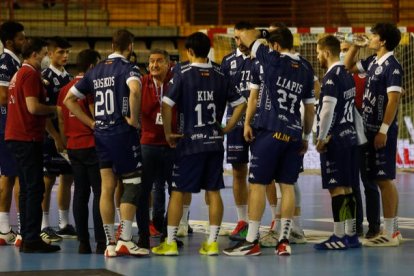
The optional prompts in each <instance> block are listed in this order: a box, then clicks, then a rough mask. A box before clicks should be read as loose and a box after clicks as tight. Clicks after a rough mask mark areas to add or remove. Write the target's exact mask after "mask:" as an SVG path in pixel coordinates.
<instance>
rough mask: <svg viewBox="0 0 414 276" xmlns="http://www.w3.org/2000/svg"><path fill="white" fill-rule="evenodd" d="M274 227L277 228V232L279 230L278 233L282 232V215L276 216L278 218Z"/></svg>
mask: <svg viewBox="0 0 414 276" xmlns="http://www.w3.org/2000/svg"><path fill="white" fill-rule="evenodd" d="M273 228H274V230H275V231H276V232H278V233H280V232H281V229H282V222H281V219H280V217H278V218H276V219H275V224H274V226H273Z"/></svg>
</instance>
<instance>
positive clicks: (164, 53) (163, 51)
mask: <svg viewBox="0 0 414 276" xmlns="http://www.w3.org/2000/svg"><path fill="white" fill-rule="evenodd" d="M154 54H159V55H163V56H164V58H165V60H166V61H170V54H168V52H167V51H166V50H162V49H158V48H156V49H153V50H151V52H150V54H149V55H150V56H151V55H154Z"/></svg>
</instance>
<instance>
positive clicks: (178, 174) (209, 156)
mask: <svg viewBox="0 0 414 276" xmlns="http://www.w3.org/2000/svg"><path fill="white" fill-rule="evenodd" d="M223 159H224V153H223V152H222V151H211V152H202V153H196V154H191V155H185V156H181V157H177V158H176V159H175V160H174V168H173V177H172V188H173V190H177V191H180V192H187V193H199V192H200V190H201V189H203V190H206V191H217V190H220V189H223V188H224V180H223Z"/></svg>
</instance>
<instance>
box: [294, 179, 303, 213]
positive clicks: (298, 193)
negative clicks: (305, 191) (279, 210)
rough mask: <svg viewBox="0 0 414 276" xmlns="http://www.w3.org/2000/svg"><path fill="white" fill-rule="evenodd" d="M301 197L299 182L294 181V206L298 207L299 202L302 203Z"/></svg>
mask: <svg viewBox="0 0 414 276" xmlns="http://www.w3.org/2000/svg"><path fill="white" fill-rule="evenodd" d="M301 198H302V194H301V193H300V189H299V184H298V183H297V182H296V183H295V207H296V208H300V206H301V203H302V202H301Z"/></svg>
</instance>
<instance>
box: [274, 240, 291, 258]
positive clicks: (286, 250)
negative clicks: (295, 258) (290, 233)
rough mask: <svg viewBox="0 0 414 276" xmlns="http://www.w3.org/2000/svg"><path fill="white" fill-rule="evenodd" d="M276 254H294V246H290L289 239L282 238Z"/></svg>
mask: <svg viewBox="0 0 414 276" xmlns="http://www.w3.org/2000/svg"><path fill="white" fill-rule="evenodd" d="M275 254H276V255H279V256H290V255H291V254H292V248H290V244H289V240H287V239H283V240H281V241H280V242H279V243H278V244H277V246H276V248H275Z"/></svg>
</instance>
